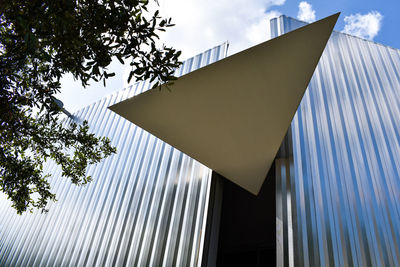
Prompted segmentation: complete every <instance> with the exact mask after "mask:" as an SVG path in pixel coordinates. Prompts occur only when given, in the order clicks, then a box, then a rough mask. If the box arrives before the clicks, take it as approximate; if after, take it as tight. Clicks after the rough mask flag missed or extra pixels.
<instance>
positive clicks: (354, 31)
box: [343, 11, 383, 40]
mask: <svg viewBox="0 0 400 267" xmlns="http://www.w3.org/2000/svg"><path fill="white" fill-rule="evenodd" d="M382 19H383V16H382V15H381V13H379V12H378V11H371V12H369V13H367V14H365V15H361V14H359V13H357V14H355V15H350V16H346V17H345V18H344V22H345V23H346V25H345V26H344V29H343V32H344V33H348V34H351V35H355V36H358V37H361V38H365V39H369V40H372V39H374V37H375V36H376V35H377V34H378V32H379V30H380V28H381V24H382Z"/></svg>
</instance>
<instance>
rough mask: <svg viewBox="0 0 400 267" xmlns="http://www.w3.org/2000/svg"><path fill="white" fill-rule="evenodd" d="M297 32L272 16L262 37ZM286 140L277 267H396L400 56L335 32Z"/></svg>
mask: <svg viewBox="0 0 400 267" xmlns="http://www.w3.org/2000/svg"><path fill="white" fill-rule="evenodd" d="M301 25H304V23H301V22H299V21H296V20H294V19H291V18H287V17H285V16H281V17H279V18H278V19H275V20H273V21H272V24H271V30H272V31H271V32H272V33H273V34H274V35H275V36H276V35H279V34H281V33H285V32H287V31H289V30H294V29H295V28H297V27H299V26H301ZM310 41H312V40H310ZM291 134H292V138H291V141H292V144H293V158H291V157H288V158H287V159H286V160H278V161H277V168H276V169H277V172H278V170H279V171H280V173H279V174H278V178H279V177H284V178H281V180H282V181H283V182H281V183H280V184H281V187H280V188H279V190H281V191H282V195H283V196H284V197H282V198H281V199H280V200H279V201H281V203H279V204H281V205H282V206H284V207H285V208H284V209H282V211H281V212H283V213H286V214H285V215H284V216H283V218H284V220H286V222H284V223H283V225H285V223H286V229H285V230H284V232H286V233H287V236H286V237H285V236H283V240H284V242H286V245H287V246H288V247H289V248H288V251H290V250H291V251H292V252H294V258H292V259H291V260H290V253H289V252H288V253H286V255H284V257H285V258H284V263H283V264H284V265H285V266H288V265H289V262H291V263H294V266H399V265H400V175H399V173H400V51H399V50H397V49H393V48H390V47H386V46H383V45H380V44H376V43H374V42H371V41H367V40H363V39H360V38H357V37H353V36H349V35H346V34H342V33H338V32H334V33H333V35H332V36H331V38H330V40H329V42H328V45H327V47H326V49H325V52H324V53H323V55H322V58H321V60H320V62H319V65H318V67H317V69H316V71H315V73H314V76H313V78H312V80H311V82H310V84H309V87H308V89H307V92H306V94H305V96H304V98H303V100H302V102H301V104H300V107H299V109H298V111H297V113H296V115H295V117H294V119H293V122H292V124H291ZM291 230H293V233H292V234H291V233H290V231H291ZM290 239H292V240H293V245H291V244H290Z"/></svg>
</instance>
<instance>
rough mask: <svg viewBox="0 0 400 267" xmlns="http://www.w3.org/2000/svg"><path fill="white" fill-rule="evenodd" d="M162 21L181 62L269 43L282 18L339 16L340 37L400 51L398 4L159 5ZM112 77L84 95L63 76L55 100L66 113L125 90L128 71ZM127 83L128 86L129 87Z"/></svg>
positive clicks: (246, 0)
mask: <svg viewBox="0 0 400 267" xmlns="http://www.w3.org/2000/svg"><path fill="white" fill-rule="evenodd" d="M159 3H160V6H159V7H157V8H158V9H160V11H161V14H162V15H163V16H168V17H172V20H173V22H174V23H175V24H176V26H175V27H173V28H170V29H169V31H167V32H166V33H165V34H164V35H162V36H161V41H160V43H165V44H166V45H170V46H174V47H175V48H177V49H180V50H182V52H183V54H182V58H181V60H184V59H186V58H188V57H191V56H194V55H196V54H198V53H201V52H203V51H204V50H206V49H208V48H211V47H213V46H216V45H219V44H221V43H223V42H224V41H227V40H228V41H229V43H230V47H229V54H233V53H236V52H239V51H241V50H244V49H246V48H249V47H251V46H253V45H256V44H258V43H260V42H263V41H266V40H268V39H269V34H270V32H269V20H270V19H272V18H274V17H277V16H279V15H281V14H284V15H287V16H290V17H294V18H298V19H301V20H304V21H308V22H312V21H315V20H318V19H321V18H324V17H326V16H329V15H331V14H333V13H336V12H341V16H340V17H339V20H338V23H337V25H336V27H335V30H337V31H345V32H347V33H349V34H353V35H358V36H360V37H362V38H365V39H370V40H373V41H375V42H378V43H382V44H384V45H388V46H391V47H394V48H400V34H399V27H400V1H399V0H397V1H395V0H389V1H388V0H381V1H377V0H355V1H352V0H347V1H346V0H330V1H321V0H320V1H316V0H315V1H312V0H309V1H293V0H159ZM109 70H110V72H115V73H116V76H115V77H113V78H111V79H108V83H107V86H106V87H104V86H103V83H102V82H101V83H97V84H96V83H93V84H91V85H90V86H89V87H87V88H86V89H83V88H82V87H81V85H80V84H79V82H75V81H74V80H73V79H72V77H71V76H69V75H67V76H66V77H64V78H63V80H62V92H61V94H59V95H58V97H59V98H60V99H61V100H62V101H63V102H64V105H65V107H66V108H67V110H69V111H70V112H75V111H77V110H78V109H80V108H82V107H84V106H86V105H88V104H90V103H92V102H94V101H97V100H99V99H101V98H102V97H104V96H105V95H108V94H110V93H112V92H113V91H116V90H120V89H122V88H124V87H127V86H128V84H127V75H128V73H129V69H128V68H127V67H126V66H125V65H121V64H119V62H118V60H114V61H113V63H112V64H111V66H110V68H109ZM131 83H132V82H131Z"/></svg>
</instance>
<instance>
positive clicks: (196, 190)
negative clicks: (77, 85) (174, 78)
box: [0, 43, 227, 266]
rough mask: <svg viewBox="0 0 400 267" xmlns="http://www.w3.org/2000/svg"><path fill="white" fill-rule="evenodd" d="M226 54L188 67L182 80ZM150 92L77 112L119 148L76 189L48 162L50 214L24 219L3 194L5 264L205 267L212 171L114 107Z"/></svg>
mask: <svg viewBox="0 0 400 267" xmlns="http://www.w3.org/2000/svg"><path fill="white" fill-rule="evenodd" d="M226 49H227V44H226V43H225V44H223V45H221V46H218V47H215V48H213V49H210V50H208V51H206V52H205V53H203V54H200V55H198V56H196V57H194V58H191V59H189V60H187V61H185V62H184V64H183V65H182V67H181V68H180V69H179V70H178V71H177V75H182V74H184V73H187V72H189V71H192V70H194V69H197V68H199V67H202V66H205V65H207V64H210V63H212V62H214V61H216V60H218V59H220V58H222V57H224V56H225V55H226ZM148 88H149V84H148V83H137V84H135V85H134V86H131V87H129V88H127V89H126V90H122V91H119V92H117V93H114V94H112V95H110V96H108V97H105V98H104V99H102V100H101V101H99V102H97V103H94V104H92V105H90V106H88V107H86V108H84V109H82V110H81V111H79V112H77V113H76V114H75V116H76V118H77V119H78V120H81V121H82V120H85V119H86V120H88V121H89V125H90V128H91V130H92V131H93V132H94V133H96V134H98V135H103V136H104V135H105V136H108V137H109V138H110V139H111V140H112V144H113V145H115V146H116V147H117V150H118V153H117V154H116V155H114V156H112V157H110V158H108V159H106V160H104V161H103V162H101V163H100V164H97V165H96V166H91V167H89V169H88V174H89V175H92V177H93V178H94V180H93V181H92V182H91V183H90V184H89V185H87V186H85V187H77V186H74V185H71V183H70V182H69V181H67V180H66V179H65V178H62V177H61V176H60V169H59V168H58V167H57V166H56V165H55V164H49V165H48V166H47V169H46V172H48V173H51V174H53V176H54V179H53V180H52V182H51V184H52V189H53V191H54V192H55V193H56V194H57V198H58V202H57V203H55V204H49V207H48V208H49V210H50V211H49V212H48V213H47V214H41V213H40V212H37V211H36V212H35V213H34V214H24V215H22V216H18V215H16V212H15V211H14V210H13V209H11V208H10V203H9V202H8V201H7V200H6V198H5V197H4V195H1V196H0V197H1V199H0V201H1V202H0V214H1V216H0V266H199V265H200V263H201V255H202V247H203V238H204V232H205V231H204V228H205V219H206V213H207V212H206V211H207V205H208V194H209V186H210V178H211V170H210V169H208V168H206V167H205V166H203V165H201V164H200V163H198V162H196V161H195V160H193V159H191V158H189V157H188V156H186V155H184V154H183V153H181V152H179V151H177V150H176V149H174V148H172V147H171V146H169V145H167V144H165V143H164V142H162V141H160V140H159V139H157V138H155V137H154V136H152V135H151V134H149V133H147V132H145V131H143V130H142V129H140V128H139V127H136V126H135V125H133V124H132V123H130V122H128V121H126V120H125V119H123V118H122V117H119V116H118V115H116V114H115V113H113V112H111V111H109V110H108V109H107V107H108V106H110V105H111V104H114V103H116V102H119V101H121V100H124V99H126V98H128V97H131V96H133V95H135V94H138V93H140V92H142V91H144V90H147V89H148ZM155 116H157V114H155ZM67 123H68V122H67Z"/></svg>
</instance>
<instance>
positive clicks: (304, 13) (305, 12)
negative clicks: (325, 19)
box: [297, 1, 315, 22]
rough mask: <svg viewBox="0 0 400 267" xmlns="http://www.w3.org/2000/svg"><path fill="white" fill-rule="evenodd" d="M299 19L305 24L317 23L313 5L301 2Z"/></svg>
mask: <svg viewBox="0 0 400 267" xmlns="http://www.w3.org/2000/svg"><path fill="white" fill-rule="evenodd" d="M297 18H298V19H299V20H302V21H305V22H313V21H315V10H314V9H312V5H311V4H309V3H307V2H306V1H302V2H300V4H299V12H298V13H297Z"/></svg>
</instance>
